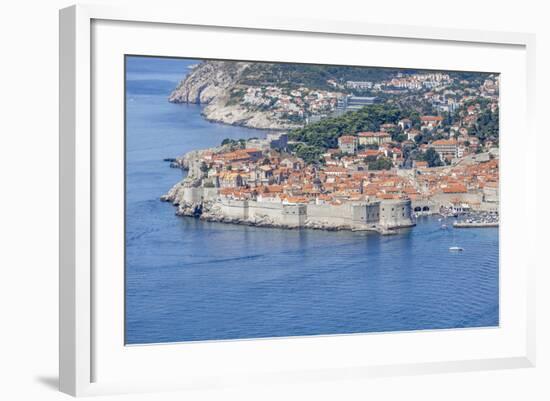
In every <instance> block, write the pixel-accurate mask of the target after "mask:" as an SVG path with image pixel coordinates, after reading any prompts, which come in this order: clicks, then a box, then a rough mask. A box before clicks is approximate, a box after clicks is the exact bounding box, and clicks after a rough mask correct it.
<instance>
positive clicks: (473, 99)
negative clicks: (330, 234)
mask: <svg viewBox="0 0 550 401" xmlns="http://www.w3.org/2000/svg"><path fill="white" fill-rule="evenodd" d="M283 66H285V65H283ZM306 67H311V66H306ZM277 68H280V67H279V65H274V64H262V63H244V62H222V61H205V62H202V63H201V64H199V65H198V66H197V67H195V68H194V69H193V71H192V72H191V73H189V74H188V76H187V77H186V78H185V79H184V80H183V81H182V82H181V83H180V84H179V86H178V87H177V88H176V89H175V90H174V92H173V93H172V95H171V96H170V101H171V102H189V103H201V104H206V105H207V106H206V108H205V109H204V111H203V114H204V116H205V117H206V118H207V119H209V120H212V121H221V122H224V123H230V124H239V125H244V126H251V127H256V128H265V129H269V131H268V132H267V134H266V137H265V138H255V139H249V140H244V139H242V140H232V139H226V140H224V141H223V142H222V143H221V144H220V145H219V146H217V147H215V148H210V149H199V150H195V151H192V152H189V153H187V154H185V155H183V156H180V157H178V158H176V159H175V161H173V162H172V165H173V166H175V167H180V168H183V169H186V170H188V174H187V177H186V178H185V179H184V180H182V181H181V182H179V183H177V184H176V185H174V186H173V187H172V188H171V189H170V190H169V191H168V193H166V194H165V195H163V196H162V197H161V199H162V200H164V201H167V202H171V203H172V204H174V205H175V206H176V207H177V212H176V213H177V214H178V215H181V216H194V217H198V218H201V219H203V220H208V221H218V222H225V223H234V224H247V225H254V226H265V227H281V228H301V227H303V228H314V229H326V230H361V231H376V232H379V233H383V234H391V233H395V232H396V230H398V229H401V228H406V227H412V226H414V225H415V220H416V217H418V216H420V215H427V214H433V213H440V214H443V215H448V214H453V215H459V214H462V213H465V214H466V213H467V214H468V216H472V215H474V216H475V215H476V214H478V215H479V216H489V217H488V218H489V219H490V220H491V221H490V224H480V226H482V225H485V226H495V225H498V208H499V202H498V197H499V196H498V179H499V172H498V167H499V153H498V79H499V77H498V76H497V75H489V74H477V75H475V74H472V75H467V74H466V75H460V73H454V75H450V74H447V73H437V72H431V73H425V72H414V71H408V72H407V73H406V74H403V73H401V72H395V71H392V70H383V76H381V77H378V78H379V79H378V80H374V81H373V82H370V81H345V80H343V78H339V79H336V78H333V77H332V76H331V75H330V74H329V75H326V74H321V75H322V77H323V78H322V79H320V78H319V68H321V67H318V68H317V69H314V70H308V69H307V68H306V69H305V70H300V69H293V68H291V67H288V68H289V69H287V70H282V71H279V74H275V76H276V77H277V80H276V81H277V82H276V83H275V82H270V81H269V80H268V77H272V76H273V74H274V71H277ZM342 68H345V67H342ZM347 68H351V67H347ZM321 70H322V68H321ZM366 70H368V71H379V70H378V69H366ZM322 71H324V72H327V71H331V72H332V73H333V75H338V74H340V75H341V76H342V74H343V75H344V76H345V74H351V73H350V71H348V70H345V69H344V70H338V69H335V70H334V71H333V70H328V69H327V70H322ZM285 74H287V75H288V76H292V79H290V78H288V79H285V78H284V77H285ZM327 74H328V73H327ZM297 77H299V79H297ZM296 82H299V84H296ZM260 83H262V84H260ZM354 91H359V93H360V94H362V95H365V94H368V95H373V94H376V95H377V96H378V97H380V98H383V99H384V100H383V101H380V102H375V101H373V100H372V99H374V97H372V96H371V97H365V96H364V97H360V99H370V100H367V101H359V102H358V100H357V96H355V95H354V94H353V93H355V92H354ZM350 93H352V94H350ZM357 102H358V103H357ZM314 116H317V118H312V117H314ZM282 129H285V130H284V131H283V130H282ZM485 220H487V219H486V218H485V217H483V218H480V219H479V220H475V221H476V224H477V223H483V222H484V221H485ZM467 225H472V223H471V222H464V223H463V224H458V226H459V227H460V226H467Z"/></svg>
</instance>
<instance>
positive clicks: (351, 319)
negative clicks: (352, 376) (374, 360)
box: [125, 57, 499, 344]
mask: <svg viewBox="0 0 550 401" xmlns="http://www.w3.org/2000/svg"><path fill="white" fill-rule="evenodd" d="M193 64H196V61H192V60H181V59H161V58H144V57H129V58H128V59H127V65H126V73H127V75H126V91H127V92H126V124H127V128H126V294H125V297H126V343H127V344H145V343H160V342H175V341H197V340H221V339H243V338H259V337H277V336H303V335H319V334H344V333H365V332H381V331H403V330H423V329H447V328H463V327H487V326H496V325H498V323H499V287H498V282H499V275H498V229H495V228H485V229H462V230H461V229H456V230H453V229H451V230H442V229H441V228H440V225H441V223H440V222H438V221H437V219H436V218H422V219H419V220H418V225H417V226H416V227H415V228H413V229H410V230H405V231H403V232H402V233H401V234H399V235H395V236H380V235H378V234H366V233H358V232H325V231H315V230H280V229H272V228H256V227H246V226H237V225H227V224H222V223H209V222H203V221H200V220H197V219H193V218H187V217H177V216H175V215H174V212H175V208H174V207H173V206H171V205H170V204H168V203H163V202H160V200H159V197H160V196H161V195H162V194H164V193H165V192H166V191H167V190H168V189H169V188H170V187H171V186H172V185H173V184H175V183H176V182H177V181H178V180H180V179H182V178H183V177H184V173H183V172H182V171H181V170H179V169H171V168H169V166H168V163H166V162H163V158H166V157H176V156H178V155H181V154H183V153H185V152H187V151H189V150H192V149H197V148H205V147H210V146H214V145H217V144H219V143H220V142H221V141H222V139H224V138H246V137H255V136H257V137H260V136H264V135H265V133H264V132H262V131H258V130H251V129H245V128H240V127H232V126H226V125H221V124H212V123H209V122H207V121H205V120H204V119H203V118H202V117H201V115H200V112H201V107H200V106H197V105H176V104H171V103H168V101H167V97H168V95H169V93H170V91H171V90H172V89H173V88H174V87H175V86H176V85H177V83H178V81H179V80H180V79H181V78H182V77H184V76H185V74H186V73H188V72H189V68H188V67H189V66H191V65H193ZM453 232H454V234H453ZM452 245H459V246H461V247H463V248H464V249H465V250H464V252H461V253H450V252H449V250H448V248H449V246H452Z"/></svg>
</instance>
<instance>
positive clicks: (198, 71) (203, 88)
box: [169, 61, 299, 129]
mask: <svg viewBox="0 0 550 401" xmlns="http://www.w3.org/2000/svg"><path fill="white" fill-rule="evenodd" d="M249 65H250V64H249V63H245V62H225V61H203V62H202V63H200V64H199V65H198V66H197V67H195V68H194V69H193V70H192V71H191V72H190V73H189V74H188V75H187V77H186V78H185V79H184V80H183V81H181V82H180V84H179V85H178V86H177V88H176V89H175V90H174V91H173V92H172V94H171V95H170V97H169V101H170V102H173V103H194V104H203V105H206V107H205V108H204V110H203V115H204V117H205V118H206V119H207V120H209V121H214V122H221V123H225V124H231V125H241V126H245V127H249V128H259V129H290V128H297V127H298V126H299V125H296V124H292V123H289V122H288V121H284V120H281V119H279V118H277V117H276V116H275V114H274V113H273V112H270V111H258V110H254V111H251V110H248V109H247V108H246V107H244V106H243V105H242V104H240V103H239V102H234V101H231V98H230V95H231V90H232V89H234V88H235V87H236V86H237V85H238V84H239V80H240V78H241V77H242V74H243V72H244V71H245V70H247V68H248V66H249Z"/></svg>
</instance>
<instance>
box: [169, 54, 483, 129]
mask: <svg viewBox="0 0 550 401" xmlns="http://www.w3.org/2000/svg"><path fill="white" fill-rule="evenodd" d="M421 72H423V71H421V70H411V69H409V70H403V69H396V68H379V67H350V66H326V65H309V64H285V63H260V62H237V61H212V60H206V61H202V62H201V63H199V64H198V65H197V66H196V67H195V68H193V70H192V71H191V72H190V73H189V74H188V75H187V76H186V77H185V79H184V80H182V81H181V82H180V83H179V85H178V86H177V88H175V89H174V91H173V92H172V94H171V95H170V98H169V100H170V102H174V103H196V104H204V105H206V107H205V108H204V110H203V115H204V116H205V118H207V119H208V120H210V121H216V122H223V123H226V124H233V125H242V126H247V127H251V128H260V129H294V128H300V127H303V126H304V123H305V120H306V118H307V117H309V116H314V115H322V114H325V115H330V114H331V113H332V111H333V110H334V108H335V106H336V103H337V100H338V99H340V98H341V97H343V96H345V95H346V94H350V93H351V89H348V88H347V87H346V82H347V81H369V82H381V81H388V80H391V79H392V78H395V77H397V76H398V75H399V76H407V75H411V74H417V73H421ZM449 75H450V76H451V77H453V78H455V79H457V81H458V80H462V79H466V80H470V81H471V80H475V81H476V82H477V83H476V84H479V83H481V82H483V79H485V78H486V77H487V76H488V74H480V73H467V72H450V73H449ZM361 95H363V94H361ZM376 96H380V97H381V98H383V99H385V98H384V96H386V97H387V96H388V95H384V94H381V95H378V94H377V95H376ZM389 96H391V95H389Z"/></svg>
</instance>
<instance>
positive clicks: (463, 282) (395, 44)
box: [60, 6, 537, 395]
mask: <svg viewBox="0 0 550 401" xmlns="http://www.w3.org/2000/svg"><path fill="white" fill-rule="evenodd" d="M255 21H256V22H250V21H248V20H247V21H236V20H212V19H209V18H208V17H199V16H191V15H185V14H180V13H178V12H172V13H167V12H166V13H165V12H159V11H158V10H157V11H156V12H153V10H143V9H138V8H135V9H112V8H108V7H103V6H101V7H98V6H73V7H70V8H67V9H64V10H61V12H60V52H61V54H60V82H61V83H60V99H61V104H60V109H61V110H60V138H61V139H60V157H61V160H60V182H61V193H60V199H61V200H60V202H61V209H60V210H61V221H60V232H61V234H60V235H61V237H60V242H61V253H60V387H61V390H62V391H64V392H67V393H69V394H72V395H90V394H106V393H115V392H133V391H155V390H167V389H168V390H170V389H174V390H175V389H201V388H213V387H220V386H235V385H245V384H248V383H288V382H296V381H310V380H331V379H341V378H363V377H376V376H382V375H402V374H418V373H431V372H441V371H467V370H482V369H502V368H511V367H529V366H533V365H534V363H535V339H534V277H533V274H534V273H533V272H534V267H535V263H536V258H535V256H534V252H533V249H532V247H533V246H534V241H533V238H532V237H533V235H534V231H535V230H534V228H533V227H534V224H535V223H534V222H535V219H536V215H537V207H536V205H534V204H532V203H531V201H530V199H531V196H530V195H531V194H532V192H533V188H534V184H535V178H534V171H535V167H534V166H535V160H534V154H533V153H532V152H530V151H529V150H528V148H527V147H525V146H523V145H522V144H524V143H526V142H529V143H532V144H535V145H536V143H537V138H536V136H535V133H534V132H533V129H532V121H533V118H534V116H533V109H534V107H533V88H534V82H535V81H534V62H533V60H534V37H533V36H532V35H529V34H517V33H514V34H512V33H501V32H476V31H466V30H464V31H463V30H449V29H434V28H422V27H408V26H407V27H405V26H391V25H387V26H380V25H371V24H367V23H364V24H359V23H337V22H330V21H313V20H312V21H302V20H300V21H297V20H292V19H291V18H289V19H264V20H262V19H256V20H255Z"/></svg>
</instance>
